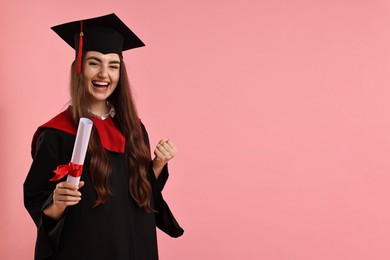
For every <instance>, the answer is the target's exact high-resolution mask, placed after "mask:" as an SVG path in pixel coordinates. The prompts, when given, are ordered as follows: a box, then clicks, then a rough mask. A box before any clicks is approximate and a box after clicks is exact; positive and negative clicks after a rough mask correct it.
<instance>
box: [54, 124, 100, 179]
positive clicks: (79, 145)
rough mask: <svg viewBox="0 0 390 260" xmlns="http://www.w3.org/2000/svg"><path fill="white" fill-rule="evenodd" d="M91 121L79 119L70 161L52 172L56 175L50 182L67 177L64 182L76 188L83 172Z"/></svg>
mask: <svg viewBox="0 0 390 260" xmlns="http://www.w3.org/2000/svg"><path fill="white" fill-rule="evenodd" d="M92 125H93V123H92V121H91V120H89V119H88V118H84V117H82V118H80V122H79V127H78V128H77V134H76V141H75V143H74V146H73V153H72V159H71V161H70V163H69V164H68V165H60V166H58V167H57V169H56V170H55V171H54V172H55V173H56V175H55V176H54V177H53V178H51V179H50V181H57V180H59V179H61V178H63V177H64V176H65V175H68V177H67V179H66V181H68V182H71V183H73V184H74V185H76V186H78V185H79V182H80V177H81V173H82V172H83V165H84V159H85V155H86V154H87V148H88V143H89V137H90V135H91V130H92Z"/></svg>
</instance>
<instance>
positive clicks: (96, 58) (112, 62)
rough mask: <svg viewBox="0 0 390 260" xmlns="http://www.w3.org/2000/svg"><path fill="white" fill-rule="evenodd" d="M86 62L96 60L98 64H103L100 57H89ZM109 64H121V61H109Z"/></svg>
mask: <svg viewBox="0 0 390 260" xmlns="http://www.w3.org/2000/svg"><path fill="white" fill-rule="evenodd" d="M86 60H96V61H98V62H103V61H102V60H101V59H99V58H98V57H95V56H91V57H88V58H87V59H86ZM108 63H109V64H120V61H117V60H112V61H109V62H108Z"/></svg>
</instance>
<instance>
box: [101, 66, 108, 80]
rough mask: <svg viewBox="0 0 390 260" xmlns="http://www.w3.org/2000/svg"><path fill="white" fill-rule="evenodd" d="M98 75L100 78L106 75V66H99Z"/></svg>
mask: <svg viewBox="0 0 390 260" xmlns="http://www.w3.org/2000/svg"><path fill="white" fill-rule="evenodd" d="M99 77H101V78H106V77H108V70H107V68H105V67H103V66H102V67H101V69H100V71H99Z"/></svg>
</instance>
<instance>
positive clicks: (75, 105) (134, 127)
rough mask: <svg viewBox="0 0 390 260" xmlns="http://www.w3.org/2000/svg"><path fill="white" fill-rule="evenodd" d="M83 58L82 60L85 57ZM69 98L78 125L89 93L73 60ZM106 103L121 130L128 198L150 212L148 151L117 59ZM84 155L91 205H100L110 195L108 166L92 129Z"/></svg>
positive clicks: (129, 91)
mask: <svg viewBox="0 0 390 260" xmlns="http://www.w3.org/2000/svg"><path fill="white" fill-rule="evenodd" d="M83 56H84V57H85V55H83ZM70 96H71V102H72V117H73V120H74V122H79V119H80V118H81V117H90V112H89V106H88V104H89V102H88V101H89V93H88V91H87V88H86V87H85V86H84V83H83V73H80V74H77V73H76V61H74V62H73V63H72V66H71V77H70ZM108 101H109V102H110V103H111V104H112V105H113V106H114V108H115V111H116V115H115V117H114V118H113V119H114V121H115V122H116V125H117V127H118V129H119V131H121V133H122V134H123V136H124V137H125V139H126V146H125V157H126V165H127V170H128V172H129V175H130V181H129V192H130V195H131V197H132V198H133V199H134V200H135V202H136V203H137V204H138V206H139V207H141V208H143V209H145V210H146V211H150V210H151V206H150V199H151V194H152V191H151V187H150V184H149V182H148V180H147V176H146V174H147V170H148V167H149V163H150V160H151V157H150V150H149V148H148V147H147V146H146V144H145V142H144V136H143V132H142V129H141V122H140V119H139V117H138V112H137V109H136V106H135V102H134V99H133V95H132V93H131V89H130V84H129V80H128V77H127V71H126V67H125V64H124V62H123V59H122V57H120V78H119V82H118V86H117V87H116V89H115V90H114V92H113V93H112V94H111V96H110V97H109V98H108ZM76 125H77V123H76ZM88 152H89V154H90V156H91V162H90V169H89V170H90V173H91V174H90V178H91V181H92V183H93V184H94V187H95V190H96V193H97V196H98V198H97V200H96V201H95V205H94V206H95V207H96V206H98V205H100V204H104V203H105V202H106V201H107V200H108V199H109V197H111V196H112V192H111V190H110V187H109V186H108V179H109V176H110V174H111V171H112V167H111V165H110V162H109V160H108V157H107V155H106V152H105V151H104V148H103V146H102V144H101V142H100V139H99V136H98V133H97V131H96V129H95V128H93V129H92V133H91V137H90V142H89V146H88Z"/></svg>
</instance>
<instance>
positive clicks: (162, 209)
mask: <svg viewBox="0 0 390 260" xmlns="http://www.w3.org/2000/svg"><path fill="white" fill-rule="evenodd" d="M141 126H142V132H143V135H144V140H145V143H146V145H147V146H148V147H150V144H149V137H148V133H147V131H146V129H145V126H144V125H143V124H142V125H141ZM147 176H148V180H149V182H150V185H151V187H152V192H153V206H154V210H155V211H156V213H155V216H156V225H157V227H158V228H159V229H160V230H161V231H163V232H165V233H166V234H168V235H169V236H171V237H179V236H181V235H183V233H184V230H183V229H182V228H181V227H180V225H179V224H178V223H177V221H176V219H175V217H174V216H173V214H172V212H171V210H170V209H169V206H168V204H167V203H166V202H165V200H164V198H163V196H162V193H161V192H162V190H163V188H164V186H165V183H166V182H167V180H168V177H169V172H168V165H167V164H166V165H165V166H164V168H163V170H162V172H161V174H160V175H159V177H158V178H157V179H156V176H155V174H154V172H153V164H152V162H150V164H149V168H148V173H147Z"/></svg>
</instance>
